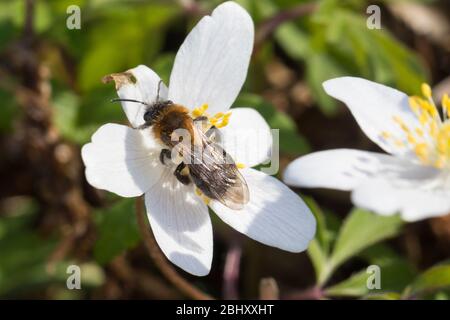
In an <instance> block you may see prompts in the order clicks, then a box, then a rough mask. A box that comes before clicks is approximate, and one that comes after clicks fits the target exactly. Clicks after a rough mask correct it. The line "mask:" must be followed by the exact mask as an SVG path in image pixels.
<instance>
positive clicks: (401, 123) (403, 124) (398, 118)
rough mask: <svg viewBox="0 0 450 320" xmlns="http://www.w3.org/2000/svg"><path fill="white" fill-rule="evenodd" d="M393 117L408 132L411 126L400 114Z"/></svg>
mask: <svg viewBox="0 0 450 320" xmlns="http://www.w3.org/2000/svg"><path fill="white" fill-rule="evenodd" d="M393 119H394V121H395V122H396V123H397V124H398V125H399V126H400V128H402V130H403V131H405V132H407V133H408V132H409V128H408V126H407V125H406V124H405V122H404V121H403V120H402V118H400V117H399V116H394V117H393Z"/></svg>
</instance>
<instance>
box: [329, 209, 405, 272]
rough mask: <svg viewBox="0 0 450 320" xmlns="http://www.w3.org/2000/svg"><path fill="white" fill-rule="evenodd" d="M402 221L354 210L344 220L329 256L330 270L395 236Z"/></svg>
mask: <svg viewBox="0 0 450 320" xmlns="http://www.w3.org/2000/svg"><path fill="white" fill-rule="evenodd" d="M402 225H403V223H402V220H401V219H400V217H399V216H398V215H395V216H389V217H384V216H379V215H376V214H373V213H371V212H368V211H365V210H362V209H354V210H352V211H351V212H350V214H349V216H348V217H347V218H346V219H345V221H344V224H343V225H342V227H341V230H340V232H339V235H338V238H337V240H336V244H335V246H334V249H333V253H332V255H331V260H330V263H331V266H332V269H335V268H337V267H338V266H340V265H341V264H342V263H344V262H345V261H346V260H347V259H349V258H351V257H352V256H354V255H356V254H358V253H359V252H361V251H362V250H363V249H365V248H368V247H369V246H371V245H374V244H375V243H377V242H380V241H382V240H385V239H387V238H390V237H394V236H396V235H397V234H398V233H399V231H400V228H401V226H402Z"/></svg>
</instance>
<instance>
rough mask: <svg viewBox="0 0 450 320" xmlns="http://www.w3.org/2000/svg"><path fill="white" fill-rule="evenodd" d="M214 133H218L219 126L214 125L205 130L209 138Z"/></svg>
mask: <svg viewBox="0 0 450 320" xmlns="http://www.w3.org/2000/svg"><path fill="white" fill-rule="evenodd" d="M214 133H217V127H216V126H212V127H211V128H209V129H208V130H207V131H206V132H205V135H206V136H207V137H208V138H211V136H212V135H213V134H214Z"/></svg>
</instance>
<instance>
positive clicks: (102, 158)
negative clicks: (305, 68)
mask: <svg viewBox="0 0 450 320" xmlns="http://www.w3.org/2000/svg"><path fill="white" fill-rule="evenodd" d="M253 32H254V31H253V23H252V20H251V18H250V16H249V15H248V14H247V12H246V11H245V10H244V9H242V8H241V7H240V6H238V5H237V4H235V3H232V2H227V3H224V4H222V5H220V6H218V7H217V8H216V9H215V10H214V12H213V14H212V15H211V16H207V17H204V18H203V19H202V20H201V21H200V22H199V23H198V24H197V26H196V27H195V28H194V29H193V30H192V32H191V33H190V34H189V35H188V37H187V38H186V40H185V41H184V43H183V45H182V46H181V48H180V50H179V51H178V53H177V56H176V59H175V65H174V67H173V70H172V74H171V76H170V87H169V88H166V87H165V86H164V84H162V85H161V89H160V93H159V94H160V97H159V98H160V100H167V99H169V100H171V101H173V102H174V103H177V104H181V105H183V106H185V107H187V108H189V109H190V110H191V111H192V114H193V115H194V114H199V113H202V112H204V111H205V108H203V109H202V108H198V107H199V106H203V105H205V104H208V105H209V109H208V113H209V114H214V113H218V112H221V113H225V112H226V111H227V110H228V109H229V107H230V106H231V104H232V103H233V101H234V100H235V98H236V96H237V95H238V93H239V91H240V89H241V87H242V85H243V83H244V81H245V77H246V74H247V69H248V64H249V60H250V55H251V52H252V48H253ZM108 79H113V80H115V82H116V88H117V90H118V95H119V96H120V97H121V98H126V99H136V100H140V101H145V102H147V103H152V102H154V101H155V100H156V95H157V91H158V83H159V82H160V78H159V77H158V76H157V75H156V74H155V73H154V72H153V71H152V70H150V69H149V68H147V67H145V66H142V65H141V66H138V67H136V68H134V69H131V70H129V71H127V72H125V73H121V74H113V75H111V76H109V78H108ZM122 106H123V109H124V111H125V113H126V115H127V117H128V119H129V121H130V123H131V124H132V126H133V127H134V128H136V127H138V126H140V125H142V124H143V123H144V120H143V115H144V112H145V106H144V105H140V104H137V103H132V102H123V103H122ZM195 107H197V108H195ZM194 108H195V109H194ZM227 114H228V113H227ZM227 114H225V115H222V116H220V114H219V116H216V117H215V118H214V117H213V118H210V120H211V121H213V120H214V121H217V120H218V119H221V120H222V123H221V124H222V125H225V124H226V122H229V123H228V125H227V126H226V127H224V128H223V129H220V130H221V132H222V136H223V139H224V141H237V142H238V143H237V144H232V143H229V144H225V150H226V151H227V153H228V154H230V155H231V156H232V157H233V158H234V160H236V161H244V164H245V165H246V166H247V168H246V169H243V170H241V173H242V175H243V177H244V178H245V180H246V182H247V184H248V188H249V202H248V203H247V204H246V205H245V206H244V208H243V209H241V210H231V209H229V208H227V207H225V206H224V205H222V204H220V203H219V202H217V201H214V200H211V201H210V202H209V207H210V208H211V209H212V210H213V211H214V212H215V213H216V214H217V215H218V216H219V217H220V218H221V219H222V220H223V221H225V222H226V223H227V224H229V225H230V226H232V227H233V228H235V229H236V230H238V231H239V232H242V233H244V234H246V235H247V236H249V237H250V238H252V239H255V240H257V241H260V242H262V243H264V244H267V245H270V246H274V247H278V248H281V249H284V250H287V251H291V252H300V251H303V250H305V249H306V247H307V246H308V243H309V241H310V240H311V239H312V238H313V236H314V233H315V220H314V217H313V216H312V214H311V212H310V211H309V209H308V208H307V206H306V205H305V204H304V202H303V201H302V200H301V199H300V198H299V197H298V196H297V195H296V194H295V193H294V192H292V191H291V190H290V189H289V188H288V187H286V186H285V185H284V184H282V183H281V182H279V181H278V180H276V179H275V178H273V177H271V176H268V175H266V174H264V173H262V172H260V171H257V170H254V169H252V168H250V167H252V166H255V165H258V164H260V163H262V162H264V161H266V160H267V159H268V157H269V155H270V151H271V145H272V140H271V134H270V128H269V126H268V125H267V123H266V122H265V120H264V119H263V118H262V117H261V115H260V114H259V113H258V112H256V111H255V110H253V109H249V108H236V109H232V114H231V116H230V115H229V114H228V115H227ZM218 127H221V125H219V126H218ZM134 128H129V127H127V126H123V125H118V124H106V125H104V126H102V127H101V128H99V129H98V131H97V132H96V133H95V134H94V135H93V136H92V142H91V143H89V144H87V145H85V146H84V147H83V150H82V157H83V160H84V163H85V165H86V177H87V179H88V181H89V183H90V184H91V185H93V186H95V187H96V188H99V189H105V190H108V191H111V192H114V193H116V194H118V195H120V196H124V197H137V196H140V195H142V194H145V204H146V209H147V214H148V219H149V222H150V225H151V228H152V230H153V233H154V235H155V238H156V240H157V242H158V244H159V246H160V247H161V249H162V251H163V252H164V254H165V255H166V256H167V258H168V259H169V260H170V261H172V262H173V263H174V264H176V265H177V266H179V267H181V268H183V269H184V270H186V271H187V272H189V273H192V274H194V275H206V274H208V273H209V270H210V267H211V260H212V251H213V237H212V227H211V221H210V217H209V214H208V205H207V204H206V203H207V201H204V196H203V195H202V196H199V195H198V194H196V192H195V187H194V185H193V184H192V183H190V184H189V185H184V184H181V183H180V182H179V181H178V180H177V179H176V178H175V176H174V174H173V172H174V169H175V168H174V166H167V165H163V164H162V163H161V162H160V160H159V154H160V151H161V145H160V143H157V142H156V140H154V139H153V138H152V136H151V135H150V134H149V132H150V129H145V130H139V129H134ZM241 129H243V130H241ZM249 129H251V130H253V132H257V133H258V134H257V135H252V134H245V132H248V130H249ZM242 132H244V134H243V135H242V134H241V133H242ZM255 139H258V141H256V140H255ZM255 146H257V148H255ZM242 150H249V151H250V152H247V153H246V155H247V156H246V157H245V159H243V160H242V159H239V154H240V153H241V152H240V151H242Z"/></svg>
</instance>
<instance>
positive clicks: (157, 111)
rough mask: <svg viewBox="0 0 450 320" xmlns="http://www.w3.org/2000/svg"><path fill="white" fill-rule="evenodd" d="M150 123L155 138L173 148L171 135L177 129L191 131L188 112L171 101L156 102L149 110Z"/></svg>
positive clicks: (190, 120) (190, 119)
mask: <svg viewBox="0 0 450 320" xmlns="http://www.w3.org/2000/svg"><path fill="white" fill-rule="evenodd" d="M151 112H152V114H151V121H150V123H148V124H149V125H151V126H152V129H153V133H154V135H155V137H156V138H157V139H159V140H161V141H162V142H163V143H164V144H165V145H167V146H170V147H173V144H174V142H173V141H172V133H173V131H175V130H177V129H180V128H181V129H187V130H189V131H191V128H192V118H191V116H190V115H189V110H188V109H187V108H185V107H183V106H181V105H177V104H174V103H172V102H171V101H163V102H158V103H156V104H155V105H154V106H153V109H152V110H151Z"/></svg>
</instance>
